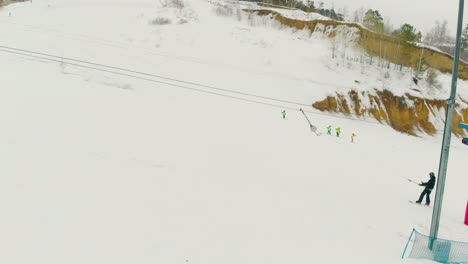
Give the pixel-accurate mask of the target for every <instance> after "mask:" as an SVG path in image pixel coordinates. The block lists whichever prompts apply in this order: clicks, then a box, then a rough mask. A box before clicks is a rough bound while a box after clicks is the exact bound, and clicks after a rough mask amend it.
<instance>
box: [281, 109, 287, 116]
mask: <svg viewBox="0 0 468 264" xmlns="http://www.w3.org/2000/svg"><path fill="white" fill-rule="evenodd" d="M281 114H282V115H283V118H286V110H283V112H281Z"/></svg>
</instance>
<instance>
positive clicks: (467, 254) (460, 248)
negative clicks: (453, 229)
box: [405, 230, 468, 264]
mask: <svg viewBox="0 0 468 264" xmlns="http://www.w3.org/2000/svg"><path fill="white" fill-rule="evenodd" d="M413 233H414V240H413V246H412V248H411V252H410V253H409V255H408V258H414V259H429V260H433V261H436V262H439V263H452V264H454V263H459V264H461V263H463V264H468V243H467V242H459V241H452V240H447V239H440V238H431V237H429V236H425V235H423V234H421V233H419V232H417V231H416V230H413ZM410 239H411V237H410ZM405 251H406V248H405Z"/></svg>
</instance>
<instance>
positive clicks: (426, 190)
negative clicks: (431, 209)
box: [416, 172, 436, 205]
mask: <svg viewBox="0 0 468 264" xmlns="http://www.w3.org/2000/svg"><path fill="white" fill-rule="evenodd" d="M429 176H431V179H430V180H429V181H428V182H421V183H420V184H419V185H420V186H426V188H424V191H422V193H421V195H420V196H419V199H418V200H417V201H416V203H421V202H422V200H423V198H424V195H426V205H429V204H430V203H431V199H430V198H429V195H430V194H431V192H432V189H434V185H435V181H436V177H435V175H434V173H433V172H431V173H429Z"/></svg>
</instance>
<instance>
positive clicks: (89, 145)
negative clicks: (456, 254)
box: [0, 0, 468, 264]
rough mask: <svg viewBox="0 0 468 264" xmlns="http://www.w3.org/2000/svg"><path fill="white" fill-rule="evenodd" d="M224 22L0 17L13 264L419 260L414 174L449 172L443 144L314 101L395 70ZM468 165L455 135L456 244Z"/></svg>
mask: <svg viewBox="0 0 468 264" xmlns="http://www.w3.org/2000/svg"><path fill="white" fill-rule="evenodd" d="M224 10H225V9H219V5H218V4H216V3H214V2H208V1H205V0H191V1H185V2H184V1H176V0H171V1H152V0H138V1H133V0H118V1H115V0H114V1H110V0H60V1H59V0H43V1H40V0H37V1H36V0H34V1H32V2H26V3H22V4H14V5H10V6H7V7H5V8H3V9H2V10H1V11H0V27H1V28H2V30H0V46H1V47H0V72H1V73H2V75H1V78H0V80H1V82H0V83H1V86H0V87H1V88H0V91H1V94H2V96H0V122H1V129H0V145H1V146H2V147H1V148H0V160H2V166H0V175H1V177H0V195H1V199H0V207H1V208H2V217H1V218H0V233H1V234H2V236H1V238H0V246H1V247H2V249H3V250H2V252H1V253H0V262H1V263H47V264H51V263H205V264H206V263H208V264H209V263H236V264H238V263H252V264H253V263H255V264H258V263H305V262H307V263H399V262H405V263H423V262H421V261H414V260H401V259H400V258H401V253H402V250H403V248H404V245H405V243H406V240H407V239H408V235H409V233H410V232H411V229H412V228H416V229H417V230H418V231H420V232H422V233H425V234H428V233H429V228H430V224H431V222H430V221H431V215H432V210H431V209H430V208H428V207H424V206H416V205H414V204H411V203H409V202H408V200H415V199H417V197H418V196H419V194H420V192H421V191H422V188H421V187H419V186H417V185H415V184H412V183H410V182H409V181H408V180H407V179H412V180H414V181H417V182H419V181H426V180H428V176H427V175H428V173H429V172H430V171H434V172H436V173H437V168H438V162H439V155H440V144H441V138H440V137H428V136H422V137H410V136H407V135H404V134H401V133H397V132H395V131H393V130H392V129H390V128H388V127H387V126H384V125H381V124H378V123H377V122H376V121H375V120H361V121H360V120H355V119H353V118H346V117H343V116H332V115H328V114H322V113H320V112H318V111H316V110H314V109H312V108H311V107H308V105H311V103H312V102H314V101H317V100H320V99H322V98H323V96H324V95H327V93H333V92H334V91H339V90H340V89H343V90H344V89H348V88H349V87H350V86H351V85H353V83H354V80H356V79H358V80H361V86H360V87H359V88H360V89H362V90H363V91H365V90H367V89H373V88H374V87H375V85H376V84H379V78H380V76H381V72H379V71H377V70H375V71H374V70H369V71H366V72H361V71H360V69H359V68H355V67H353V66H350V67H349V68H348V67H346V65H342V64H341V63H339V62H337V61H334V60H330V45H332V44H331V43H330V42H329V40H326V39H324V38H322V37H321V36H319V35H317V36H310V35H309V34H308V33H307V32H306V31H299V32H297V31H293V30H291V29H286V28H283V27H281V26H279V25H277V24H274V23H270V21H271V20H268V19H265V18H262V17H254V16H250V18H249V15H248V14H247V13H244V12H239V16H238V15H237V13H236V12H237V11H236V9H233V10H234V11H233V12H234V13H232V14H226V13H223V12H224ZM10 13H11V16H9V14H10ZM12 48H15V49H12ZM20 49H21V50H20ZM30 51H34V52H36V53H31V52H30ZM350 52H359V51H358V50H352V51H351V50H350ZM51 55H54V56H56V57H52V56H51ZM71 59H76V60H71ZM77 60H79V61H77ZM89 62H93V63H96V64H89ZM97 64H100V65H97ZM337 64H338V65H337ZM106 65H107V66H114V68H109V67H106ZM117 68H118V69H117ZM124 69H128V70H131V71H132V72H130V71H128V70H124ZM444 78H445V77H444ZM447 78H448V77H447ZM408 81H409V80H407V79H405V78H401V76H399V75H395V78H392V79H390V80H389V81H388V82H389V84H388V87H393V89H394V90H393V91H398V89H401V87H403V86H404V85H406V84H407V82H408ZM380 84H381V81H380ZM465 86H466V83H465V82H460V83H459V87H461V88H463V87H465ZM443 93H446V91H444V92H441V96H443ZM299 108H302V109H304V110H305V111H306V113H307V115H308V117H309V119H310V120H311V121H312V123H313V124H314V125H316V126H317V127H318V128H319V130H320V131H321V132H322V133H323V134H322V135H321V136H316V135H315V134H313V133H311V132H310V130H309V125H308V124H307V121H306V120H305V118H304V116H303V115H302V113H301V112H299V111H298V109H299ZM283 109H286V111H287V114H286V118H285V119H283V118H282V117H281V111H283ZM328 125H331V126H333V127H334V128H335V127H341V129H342V135H341V137H339V138H338V137H335V136H328V135H326V134H325V127H326V126H328ZM351 133H355V134H357V138H356V142H355V143H351V142H350V135H351ZM467 155H468V148H467V147H466V146H465V145H462V144H461V143H460V142H458V141H455V140H454V141H453V142H452V149H451V153H450V162H449V171H448V178H447V182H446V184H447V186H446V190H445V198H444V207H443V211H442V219H441V227H440V231H439V235H440V236H441V237H443V238H447V239H453V240H459V241H468V228H467V226H465V225H464V224H463V217H464V213H465V212H464V210H465V207H466V202H467V199H468V196H467V191H466V186H467V185H468V178H467V177H466V166H467V165H466V164H467V163H466V159H467V157H468V156H467ZM431 198H432V199H434V194H432V195H431Z"/></svg>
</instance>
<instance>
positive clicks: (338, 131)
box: [281, 110, 436, 205]
mask: <svg viewBox="0 0 468 264" xmlns="http://www.w3.org/2000/svg"><path fill="white" fill-rule="evenodd" d="M281 115H282V116H283V118H286V110H283V112H281ZM335 133H336V136H337V137H340V134H341V128H340V127H336V128H335ZM331 134H332V126H330V125H329V126H327V135H330V136H331ZM355 137H356V134H354V133H352V134H351V142H354V138H355ZM429 176H430V180H429V181H427V182H421V183H420V184H419V185H420V186H424V190H423V191H422V193H421V195H419V199H418V200H417V201H416V202H415V203H417V204H420V203H421V202H422V200H423V199H424V196H426V205H430V203H431V199H430V197H429V195H430V194H431V192H432V190H433V189H434V185H435V182H436V177H435V175H434V173H433V172H431V173H429Z"/></svg>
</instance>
